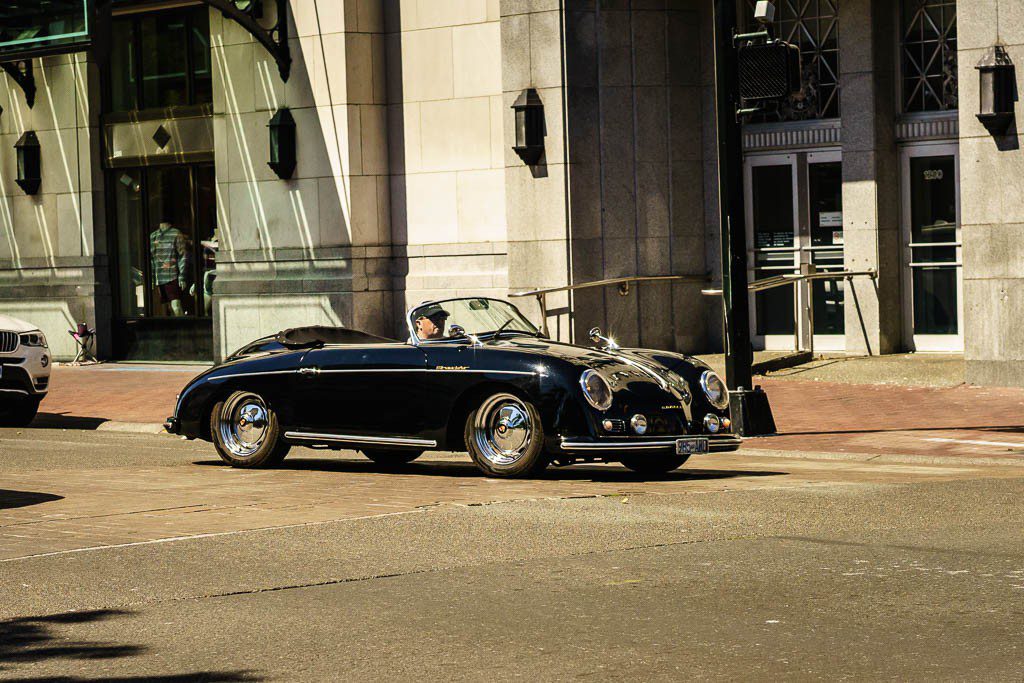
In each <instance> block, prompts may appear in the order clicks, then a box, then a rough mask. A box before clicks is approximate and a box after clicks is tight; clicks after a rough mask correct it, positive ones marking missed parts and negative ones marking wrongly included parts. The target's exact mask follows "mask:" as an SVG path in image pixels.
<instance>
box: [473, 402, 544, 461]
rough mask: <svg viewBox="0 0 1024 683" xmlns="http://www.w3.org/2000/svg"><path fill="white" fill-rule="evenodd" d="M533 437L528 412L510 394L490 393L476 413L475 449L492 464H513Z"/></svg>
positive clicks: (524, 452)
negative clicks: (490, 395)
mask: <svg viewBox="0 0 1024 683" xmlns="http://www.w3.org/2000/svg"><path fill="white" fill-rule="evenodd" d="M532 436H533V429H532V425H531V420H530V413H529V412H528V411H527V410H526V406H525V405H523V402H522V401H520V400H519V399H518V398H516V397H515V396H512V395H511V394H498V395H497V396H492V397H491V398H490V399H488V400H487V402H486V403H484V405H482V406H480V409H479V410H478V411H477V413H476V419H475V421H474V424H473V437H474V441H475V442H476V447H477V450H478V451H479V452H480V453H481V454H482V455H483V456H484V457H485V458H487V459H488V460H489V461H490V462H492V463H494V464H495V465H505V466H507V465H512V464H513V463H515V462H516V461H518V460H519V459H520V458H522V457H523V455H525V454H526V451H527V449H528V448H529V446H530V441H531V439H532Z"/></svg>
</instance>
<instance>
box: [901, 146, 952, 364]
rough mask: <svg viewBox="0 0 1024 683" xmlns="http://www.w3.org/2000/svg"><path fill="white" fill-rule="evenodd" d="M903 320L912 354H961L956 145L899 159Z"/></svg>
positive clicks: (909, 151) (913, 150)
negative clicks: (934, 352)
mask: <svg viewBox="0 0 1024 683" xmlns="http://www.w3.org/2000/svg"><path fill="white" fill-rule="evenodd" d="M901 156H902V162H903V163H902V165H903V240H904V245H905V246H904V257H905V259H906V261H905V262H906V267H905V269H904V283H905V286H904V291H905V292H906V293H907V296H906V300H905V315H904V319H905V320H906V322H907V330H906V338H907V339H908V340H909V344H908V345H909V346H910V348H911V349H912V350H914V351H937V352H951V353H959V352H962V351H963V348H964V339H963V332H962V326H961V321H962V320H963V268H962V265H961V264H962V256H961V254H962V251H963V246H962V242H961V235H960V181H959V178H960V169H959V154H958V148H957V145H948V144H943V145H920V146H917V147H908V148H905V149H904V150H903V153H902V155H901Z"/></svg>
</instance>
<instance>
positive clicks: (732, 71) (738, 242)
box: [714, 0, 775, 436]
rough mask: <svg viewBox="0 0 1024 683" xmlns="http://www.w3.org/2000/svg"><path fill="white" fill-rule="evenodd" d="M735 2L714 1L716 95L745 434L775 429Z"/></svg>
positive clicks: (735, 368)
mask: <svg viewBox="0 0 1024 683" xmlns="http://www.w3.org/2000/svg"><path fill="white" fill-rule="evenodd" d="M736 4H737V3H736V1H735V0H714V7H715V35H714V38H715V94H716V100H717V112H718V116H717V128H718V187H719V219H720V220H721V229H722V296H723V297H724V300H725V339H724V340H723V341H724V345H725V375H726V384H727V385H728V387H729V390H730V391H731V392H732V402H731V406H732V407H731V412H732V420H733V424H734V425H735V428H736V430H737V431H738V432H739V433H740V434H742V435H744V436H753V435H757V434H770V433H773V432H774V431H775V421H774V420H773V418H772V413H771V407H770V406H769V404H768V397H767V396H766V395H765V393H764V392H763V391H761V390H760V388H756V389H755V388H754V387H753V375H752V371H751V365H752V364H753V350H752V348H751V345H750V306H749V296H750V295H749V292H748V289H747V287H748V282H747V231H746V212H745V207H744V198H743V140H742V128H741V126H740V121H739V118H738V116H737V112H738V111H739V110H740V107H741V102H740V95H739V55H738V52H737V50H736V46H735V45H734V44H733V35H734V33H735V27H736Z"/></svg>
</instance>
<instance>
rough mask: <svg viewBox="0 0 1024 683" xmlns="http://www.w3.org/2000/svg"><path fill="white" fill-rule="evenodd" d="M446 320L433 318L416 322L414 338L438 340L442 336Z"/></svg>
mask: <svg viewBox="0 0 1024 683" xmlns="http://www.w3.org/2000/svg"><path fill="white" fill-rule="evenodd" d="M447 319H448V318H446V317H445V316H440V315H438V316H434V317H433V318H419V319H418V320H416V336H417V337H419V338H420V339H440V338H441V337H443V336H444V323H445V321H446V320H447Z"/></svg>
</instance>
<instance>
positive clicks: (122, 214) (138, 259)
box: [114, 169, 146, 318]
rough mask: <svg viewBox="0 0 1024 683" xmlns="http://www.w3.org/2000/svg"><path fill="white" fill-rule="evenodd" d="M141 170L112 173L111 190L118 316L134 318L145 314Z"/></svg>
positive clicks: (144, 252)
mask: <svg viewBox="0 0 1024 683" xmlns="http://www.w3.org/2000/svg"><path fill="white" fill-rule="evenodd" d="M142 175H143V174H142V171H137V170H134V169H132V170H126V171H121V172H117V173H116V182H115V184H114V192H115V193H116V195H117V196H116V199H115V205H116V209H117V262H118V264H119V271H120V272H119V277H118V278H117V288H118V294H119V297H118V299H119V304H120V312H121V316H122V317H125V318H137V317H141V316H144V315H145V314H146V249H145V245H144V244H143V241H142V237H143V235H142V231H140V230H139V229H138V226H140V225H142V222H143V215H144V211H143V205H142Z"/></svg>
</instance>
